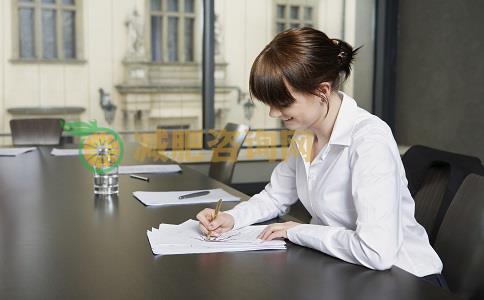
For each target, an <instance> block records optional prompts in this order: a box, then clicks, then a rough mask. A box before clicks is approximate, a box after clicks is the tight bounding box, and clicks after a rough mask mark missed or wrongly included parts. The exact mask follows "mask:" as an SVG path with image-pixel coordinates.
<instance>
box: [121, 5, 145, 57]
mask: <svg viewBox="0 0 484 300" xmlns="http://www.w3.org/2000/svg"><path fill="white" fill-rule="evenodd" d="M125 25H126V27H127V29H128V54H127V60H140V59H141V60H143V59H144V58H145V46H144V23H143V18H142V17H141V15H140V14H139V13H138V10H137V9H134V10H133V12H132V13H131V15H130V16H128V19H127V21H126V23H125Z"/></svg>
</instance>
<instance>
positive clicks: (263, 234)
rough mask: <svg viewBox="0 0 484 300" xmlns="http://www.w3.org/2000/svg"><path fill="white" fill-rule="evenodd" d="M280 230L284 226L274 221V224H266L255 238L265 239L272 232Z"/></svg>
mask: <svg viewBox="0 0 484 300" xmlns="http://www.w3.org/2000/svg"><path fill="white" fill-rule="evenodd" d="M280 230H284V226H283V224H281V223H275V224H271V225H268V226H267V227H266V228H264V230H263V231H262V232H261V233H260V234H259V236H258V237H257V238H258V239H261V240H267V238H268V237H269V236H270V235H271V234H272V233H273V232H276V231H280Z"/></svg>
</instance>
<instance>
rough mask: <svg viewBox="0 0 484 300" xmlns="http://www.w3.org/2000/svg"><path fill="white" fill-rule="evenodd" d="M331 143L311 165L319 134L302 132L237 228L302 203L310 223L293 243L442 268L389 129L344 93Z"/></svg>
mask: <svg viewBox="0 0 484 300" xmlns="http://www.w3.org/2000/svg"><path fill="white" fill-rule="evenodd" d="M340 95H341V96H342V98H343V100H342V104H341V107H340V110H339V113H338V116H337V119H336V123H335V125H334V128H333V132H332V134H331V137H330V140H329V142H328V144H327V145H326V146H325V147H324V148H323V149H322V150H321V151H320V152H319V153H318V154H317V156H316V157H315V158H314V160H313V161H312V162H310V160H309V157H310V151H311V148H312V141H313V138H314V137H313V136H312V134H310V135H308V134H307V133H305V134H296V135H295V136H294V137H293V139H292V144H291V147H293V148H292V149H295V150H294V151H290V152H291V153H290V154H289V155H288V157H287V159H286V160H284V161H282V162H281V163H279V164H278V165H277V167H276V168H275V169H274V171H273V173H272V175H271V180H270V183H268V184H267V186H266V187H265V189H264V190H263V191H261V192H260V193H259V194H257V195H254V196H253V197H252V198H251V199H249V200H248V201H244V202H242V203H240V204H239V205H237V206H236V207H234V208H233V209H232V210H229V211H227V212H228V213H230V214H231V215H232V216H233V217H234V220H235V228H240V227H243V226H247V225H250V224H253V223H257V222H262V221H266V220H269V219H272V218H274V217H276V216H278V215H283V214H285V213H286V212H287V211H288V209H289V206H290V205H291V204H294V203H295V202H296V201H297V200H298V199H300V200H301V202H302V204H303V205H304V207H305V208H306V209H307V210H308V212H309V213H310V214H311V216H312V220H311V224H301V225H297V226H295V227H293V228H291V229H289V230H288V231H287V235H288V238H289V240H290V241H291V242H293V243H295V244H299V245H301V246H306V247H310V248H314V249H317V250H319V251H322V252H324V253H326V254H329V255H332V256H334V257H337V258H340V259H342V260H344V261H347V262H350V263H354V264H361V265H363V266H366V267H368V268H371V269H377V270H384V269H389V268H391V267H392V266H393V265H395V266H397V267H399V268H402V269H404V270H406V271H408V272H410V273H412V274H415V275H417V276H425V275H430V274H436V273H440V272H441V271H442V262H441V260H440V258H439V257H438V255H437V253H436V252H435V251H434V249H432V247H431V246H430V244H429V240H428V237H427V233H426V232H425V229H424V228H423V227H422V226H421V225H420V224H418V223H417V221H416V220H415V217H414V210H415V203H414V200H413V199H412V196H411V195H410V192H409V190H408V188H407V179H406V177H405V170H404V168H403V164H402V161H401V159H400V154H399V152H398V148H397V144H396V142H395V139H394V138H393V135H392V132H391V130H390V128H389V127H388V125H387V124H386V123H385V122H383V121H382V120H380V119H379V118H378V117H376V116H374V115H372V114H370V113H368V112H367V111H365V110H364V109H361V108H359V107H358V106H357V104H356V102H355V100H353V99H352V98H351V97H349V96H347V95H346V94H344V93H342V92H340Z"/></svg>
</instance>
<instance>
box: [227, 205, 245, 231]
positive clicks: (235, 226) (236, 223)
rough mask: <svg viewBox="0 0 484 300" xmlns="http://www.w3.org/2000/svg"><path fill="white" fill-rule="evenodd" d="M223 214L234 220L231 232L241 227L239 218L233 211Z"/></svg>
mask: <svg viewBox="0 0 484 300" xmlns="http://www.w3.org/2000/svg"><path fill="white" fill-rule="evenodd" d="M224 213H227V214H229V215H231V216H232V218H234V228H232V230H235V229H239V228H241V227H243V226H241V224H240V216H239V215H238V213H237V211H236V210H235V209H231V210H227V211H224Z"/></svg>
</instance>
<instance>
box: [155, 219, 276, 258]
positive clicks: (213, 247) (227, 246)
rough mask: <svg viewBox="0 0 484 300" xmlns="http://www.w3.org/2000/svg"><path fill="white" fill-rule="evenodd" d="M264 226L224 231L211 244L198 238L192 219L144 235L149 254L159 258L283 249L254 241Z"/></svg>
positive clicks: (194, 222) (195, 222)
mask: <svg viewBox="0 0 484 300" xmlns="http://www.w3.org/2000/svg"><path fill="white" fill-rule="evenodd" d="M265 227H266V225H253V226H247V227H244V228H240V229H237V230H232V231H229V232H226V233H225V234H223V235H221V236H220V237H218V238H217V239H215V240H212V241H207V240H206V239H205V238H204V236H202V234H201V232H200V230H199V227H198V222H197V221H195V220H188V221H186V222H184V223H182V224H180V225H171V224H160V226H159V228H152V229H151V230H148V231H147V232H146V233H147V236H148V240H149V242H150V245H151V249H152V251H153V253H154V254H162V255H171V254H192V253H213V252H234V251H255V250H280V249H286V243H285V242H284V241H283V240H272V241H261V240H259V239H257V236H258V235H259V233H260V232H262V230H263V229H264V228H265Z"/></svg>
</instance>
